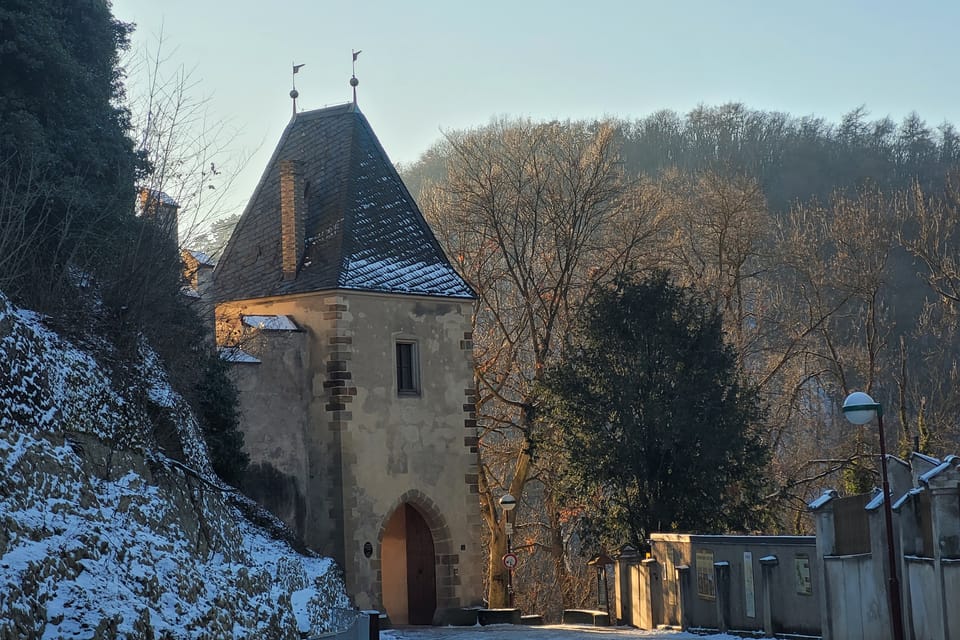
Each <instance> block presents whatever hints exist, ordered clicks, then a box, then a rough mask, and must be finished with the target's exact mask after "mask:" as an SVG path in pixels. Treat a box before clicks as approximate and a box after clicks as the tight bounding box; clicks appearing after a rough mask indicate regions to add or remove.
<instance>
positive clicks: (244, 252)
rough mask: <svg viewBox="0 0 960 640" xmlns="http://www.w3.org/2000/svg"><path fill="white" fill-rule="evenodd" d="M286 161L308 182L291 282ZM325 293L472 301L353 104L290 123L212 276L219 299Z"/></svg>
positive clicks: (309, 114)
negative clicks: (284, 207)
mask: <svg viewBox="0 0 960 640" xmlns="http://www.w3.org/2000/svg"><path fill="white" fill-rule="evenodd" d="M285 160H296V161H299V162H300V166H301V167H302V170H303V179H304V184H306V185H308V186H307V189H306V196H305V198H304V203H305V210H306V214H305V220H304V231H305V233H304V238H305V247H304V252H303V260H302V262H301V263H300V267H299V270H298V273H297V276H296V278H294V279H292V280H284V279H283V274H282V265H281V242H280V230H281V229H280V163H281V162H282V161H285ZM330 289H357V290H365V291H380V292H389V293H407V294H417V295H428V296H443V297H454V298H473V297H474V293H473V291H472V289H471V288H470V287H469V285H467V283H466V282H465V281H464V280H463V279H462V278H461V277H460V276H459V275H458V274H457V272H456V271H455V270H454V268H453V267H452V266H451V264H450V262H449V260H447V257H446V255H444V253H443V250H442V249H441V248H440V245H439V244H438V243H437V240H436V238H435V237H434V236H433V233H432V232H431V231H430V228H429V227H428V226H427V223H426V221H425V220H424V219H423V215H422V214H421V213H420V209H419V208H418V207H417V205H416V202H414V200H413V197H412V196H411V195H410V193H409V192H408V191H407V188H406V186H404V184H403V182H402V181H401V180H400V176H399V175H398V174H397V171H396V169H395V168H394V166H393V165H392V164H391V163H390V160H389V159H388V158H387V154H386V153H385V152H384V150H383V148H382V147H381V146H380V142H379V141H378V140H377V137H376V135H374V133H373V130H372V129H371V128H370V125H369V123H368V122H367V119H366V118H365V117H364V116H363V114H362V113H360V111H359V110H358V109H357V108H356V106H355V105H353V104H347V105H340V106H336V107H329V108H326V109H318V110H316V111H307V112H303V113H299V114H297V115H296V116H295V117H294V118H293V119H292V120H291V121H290V124H289V125H287V128H286V130H285V131H284V132H283V135H282V136H281V138H280V142H279V143H278V144H277V148H276V150H275V151H274V154H273V157H272V158H271V159H270V163H269V164H268V165H267V168H266V170H265V171H264V173H263V177H262V178H261V179H260V183H259V185H258V186H257V188H256V190H255V191H254V193H253V196H252V197H251V198H250V202H249V203H248V204H247V208H246V209H245V211H244V213H243V215H242V216H241V218H240V221H239V222H238V223H237V226H236V229H234V232H233V235H232V236H231V238H230V241H229V242H228V243H227V246H226V248H225V249H224V252H223V255H222V257H221V258H220V260H219V262H218V265H217V268H216V271H215V272H214V290H215V291H216V299H217V301H218V302H224V301H228V300H247V299H252V298H262V297H267V296H275V295H283V294H294V293H308V292H313V291H324V290H330Z"/></svg>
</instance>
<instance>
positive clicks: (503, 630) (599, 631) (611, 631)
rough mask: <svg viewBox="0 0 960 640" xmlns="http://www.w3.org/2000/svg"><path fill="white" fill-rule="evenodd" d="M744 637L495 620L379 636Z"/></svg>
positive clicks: (439, 639)
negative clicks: (537, 624) (496, 622)
mask: <svg viewBox="0 0 960 640" xmlns="http://www.w3.org/2000/svg"><path fill="white" fill-rule="evenodd" d="M474 638H476V639H478V640H630V639H632V638H644V639H645V640H694V639H696V640H743V639H742V638H740V637H738V636H731V635H727V634H716V635H712V636H698V635H694V634H692V633H684V632H682V631H641V630H640V629H631V628H626V627H584V626H577V625H547V626H542V627H538V626H529V627H528V626H516V625H509V624H494V625H489V626H486V627H481V626H475V627H430V628H428V627H411V628H407V629H388V630H384V631H381V632H380V640H473V639H474Z"/></svg>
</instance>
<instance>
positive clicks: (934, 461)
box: [910, 451, 940, 466]
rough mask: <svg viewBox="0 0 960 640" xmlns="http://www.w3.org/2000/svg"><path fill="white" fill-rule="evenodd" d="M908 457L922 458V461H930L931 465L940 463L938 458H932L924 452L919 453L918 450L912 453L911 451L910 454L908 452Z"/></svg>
mask: <svg viewBox="0 0 960 640" xmlns="http://www.w3.org/2000/svg"><path fill="white" fill-rule="evenodd" d="M910 458H918V459H920V460H923V461H924V462H928V463H930V464H932V465H934V466H936V465H938V464H940V460H939V459H937V458H934V457H933V456H928V455H926V454H924V453H920V452H919V451H914V452H913V453H911V454H910Z"/></svg>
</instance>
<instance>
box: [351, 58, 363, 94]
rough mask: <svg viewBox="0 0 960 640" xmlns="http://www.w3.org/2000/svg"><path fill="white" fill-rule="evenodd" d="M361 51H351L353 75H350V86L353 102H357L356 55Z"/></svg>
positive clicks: (358, 82)
mask: <svg viewBox="0 0 960 640" xmlns="http://www.w3.org/2000/svg"><path fill="white" fill-rule="evenodd" d="M361 53H363V52H362V51H360V50H359V49H357V50H356V51H354V52H353V75H352V76H350V86H351V87H353V104H357V85H358V84H360V81H359V80H357V56H359V55H360V54H361Z"/></svg>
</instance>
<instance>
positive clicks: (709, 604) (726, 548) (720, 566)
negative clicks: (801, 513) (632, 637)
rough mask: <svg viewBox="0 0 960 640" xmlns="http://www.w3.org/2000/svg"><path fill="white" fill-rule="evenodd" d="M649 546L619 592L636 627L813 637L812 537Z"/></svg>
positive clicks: (689, 540) (661, 541)
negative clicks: (767, 631)
mask: <svg viewBox="0 0 960 640" xmlns="http://www.w3.org/2000/svg"><path fill="white" fill-rule="evenodd" d="M650 544H651V558H650V559H649V560H644V561H642V562H640V563H636V562H635V561H631V562H629V563H627V564H626V566H625V567H624V569H625V570H626V571H629V575H630V577H631V578H630V581H629V582H630V584H629V585H628V586H627V587H626V588H624V589H622V591H624V592H626V593H628V594H629V597H630V598H631V599H632V602H631V603H629V605H628V604H627V603H620V605H619V606H620V607H621V609H624V608H627V607H628V606H629V607H630V609H631V617H632V622H633V624H634V625H635V626H639V627H640V628H650V629H652V628H656V627H657V626H658V625H663V624H666V625H671V626H684V627H686V628H690V627H693V628H707V629H727V630H733V631H754V632H763V631H764V630H765V627H770V628H771V629H772V631H773V632H776V633H799V634H807V635H819V633H820V624H819V621H820V600H819V598H818V593H817V590H818V589H819V588H820V587H819V585H820V584H822V582H821V579H820V575H819V569H818V565H817V563H816V542H815V539H814V538H813V537H812V536H809V537H808V536H698V535H684V534H654V535H652V536H651V540H650ZM763 559H767V560H766V563H765V564H766V565H767V566H766V567H764V566H763V564H764V563H761V560H763ZM773 559H775V560H773ZM698 561H699V564H700V565H701V566H700V567H699V568H700V571H699V576H698ZM801 568H802V571H801V570H800V569H801ZM620 569H621V567H620V566H619V565H618V571H619V570H620ZM684 576H685V577H684ZM765 588H766V589H767V590H768V593H769V597H768V599H767V600H765V599H764V593H765V592H764V589H765Z"/></svg>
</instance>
